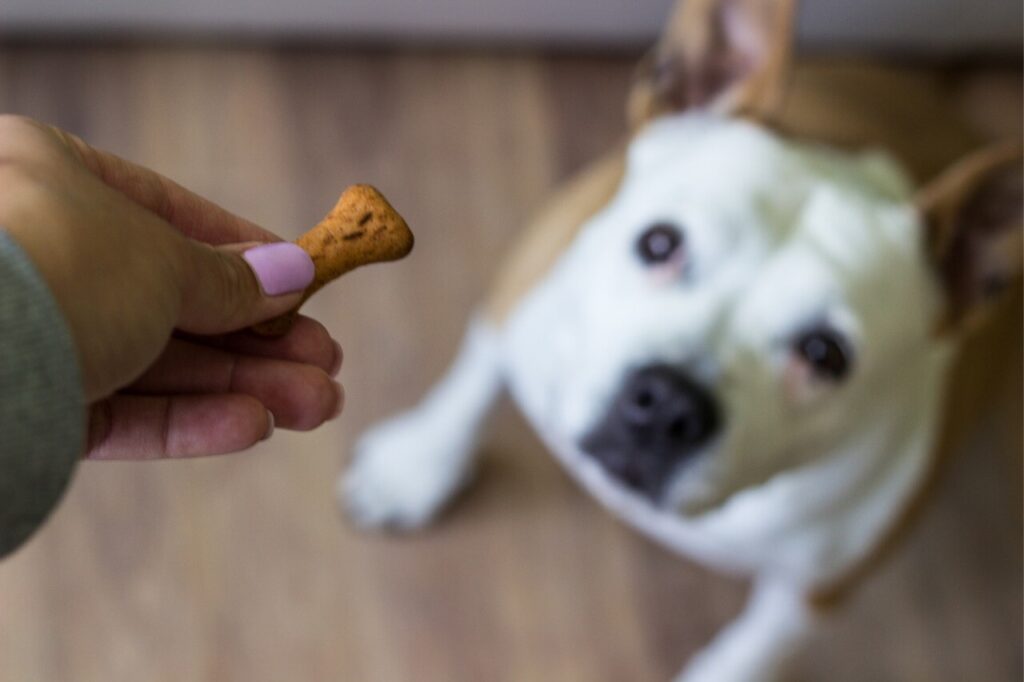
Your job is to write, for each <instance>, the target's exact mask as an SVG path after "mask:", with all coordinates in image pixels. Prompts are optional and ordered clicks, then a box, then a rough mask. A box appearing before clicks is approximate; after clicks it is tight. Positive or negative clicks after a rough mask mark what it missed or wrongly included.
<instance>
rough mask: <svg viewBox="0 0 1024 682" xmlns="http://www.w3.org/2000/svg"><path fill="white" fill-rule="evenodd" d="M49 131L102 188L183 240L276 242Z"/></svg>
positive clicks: (178, 189) (163, 182)
mask: <svg viewBox="0 0 1024 682" xmlns="http://www.w3.org/2000/svg"><path fill="white" fill-rule="evenodd" d="M48 127H49V129H50V131H51V132H52V133H53V134H54V135H55V136H56V137H57V138H58V140H60V142H61V143H62V144H63V145H64V146H65V147H67V149H68V150H69V151H70V152H71V153H72V154H74V155H75V157H77V158H78V159H79V160H80V161H81V162H82V164H84V165H85V167H86V168H88V169H89V170H90V171H91V172H92V173H93V174H95V175H96V176H97V177H99V178H100V179H101V180H102V181H103V182H104V183H106V184H107V185H109V186H110V187H113V188H114V189H116V190H118V191H119V192H121V193H122V194H124V195H126V196H127V197H128V198H129V199H131V200H132V201H134V202H135V203H137V204H139V205H141V206H143V207H145V208H147V209H149V210H150V211H152V212H153V213H155V214H156V215H158V216H160V217H161V218H163V219H164V220H166V221H167V222H168V223H170V224H171V225H174V226H175V227H176V228H178V229H179V230H180V231H181V232H182V233H184V234H185V235H186V236H187V237H191V238H192V239H195V240H198V241H201V242H205V243H207V244H212V245H214V246H216V245H219V244H234V243H237V242H251V241H256V242H270V241H275V242H276V241H281V238H280V237H278V236H277V235H276V234H274V233H273V232H270V231H269V230H265V229H263V228H262V227H260V226H259V225H257V224H255V223H253V222H251V221H248V220H246V219H245V218H241V217H239V216H236V215H235V214H234V213H231V212H230V211H227V210H225V209H223V208H221V207H220V206H218V205H217V204H215V203H213V202H212V201H210V200H208V199H204V198H203V197H201V196H199V195H198V194H195V193H194V192H191V191H189V190H187V189H185V188H184V187H182V186H181V185H179V184H178V183H176V182H174V181H173V180H169V179H168V178H165V177H164V176H162V175H160V174H159V173H157V172H155V171H152V170H150V169H148V168H144V167H142V166H139V165H136V164H134V163H132V162H130V161H126V160H124V159H122V158H121V157H119V156H115V155H114V154H110V153H109V152H104V151H101V150H99V149H96V148H94V147H91V146H90V145H89V144H87V143H86V142H84V141H83V140H82V139H81V138H79V137H77V136H76V135H72V134H71V133H68V132H66V131H63V130H61V129H59V128H55V127H52V126H48Z"/></svg>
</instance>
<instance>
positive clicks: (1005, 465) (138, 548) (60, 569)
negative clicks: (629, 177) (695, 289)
mask: <svg viewBox="0 0 1024 682" xmlns="http://www.w3.org/2000/svg"><path fill="white" fill-rule="evenodd" d="M670 4H671V3H670V2H669V1H668V0H605V1H604V2H600V3H593V2H587V1H586V0H521V1H520V2H515V3H510V2H504V1H502V0H351V1H349V2H329V1H328V0H290V1H289V2H287V3H280V2H271V1H270V0H250V1H245V0H219V1H214V2H211V1H209V0H166V1H164V2H160V3H155V2H138V1H137V0H3V2H2V3H0V110H2V111H6V112H16V113H21V114H26V115H29V116H32V117H35V118H38V119H41V120H44V121H47V122H50V123H54V124H56V125H59V126H61V127H64V128H67V129H68V130H70V131H72V132H75V133H77V134H79V135H81V136H83V137H84V138H85V139H86V140H88V141H90V142H91V143H93V144H94V145H96V146H99V147H103V148H106V149H108V150H111V151H113V152H115V153H117V154H120V155H122V156H125V157H127V158H129V159H132V160H134V161H136V162H139V163H142V164H145V165H148V166H150V167H152V168H154V169H156V170H158V171H160V172H162V173H164V174H166V175H168V176H170V177H171V178H173V179H175V180H177V181H179V182H180V183H182V184H184V185H186V186H188V187H190V188H192V189H194V190H196V191H197V192H199V193H201V194H203V195H205V196H207V197H210V198H212V199H214V200H216V201H217V202H219V203H221V204H223V205H224V206H226V207H227V208H229V209H231V210H233V211H235V212H237V213H240V214H242V215H244V216H246V217H248V218H251V219H253V220H255V221H257V222H259V223H261V224H263V225H265V226H267V227H269V228H270V229H273V230H275V231H276V232H278V233H279V234H281V235H283V236H287V237H294V236H297V235H298V234H300V233H301V232H303V231H304V230H305V229H306V228H307V227H309V226H311V225H313V224H314V223H315V222H316V221H317V220H319V218H320V217H321V216H322V215H323V213H324V212H325V211H326V210H327V209H328V208H329V207H330V206H331V205H332V204H333V202H334V200H335V198H336V197H337V194H338V192H339V191H340V189H342V188H343V187H344V186H346V185H348V184H351V183H353V182H371V183H374V184H376V185H378V186H380V187H381V188H382V189H383V190H384V191H385V193H386V194H388V196H389V198H390V199H391V200H392V201H393V203H394V204H395V205H396V206H397V207H398V208H399V209H400V210H401V211H402V212H403V213H404V214H405V216H406V217H407V218H408V219H409V222H410V224H411V225H412V226H413V229H414V231H415V232H416V234H417V248H416V251H415V253H414V254H413V255H412V256H411V257H410V259H409V260H407V261H405V262H403V263H402V264H399V265H394V266H388V267H382V268H370V269H367V270H366V271H359V272H357V273H354V274H353V275H350V276H349V277H347V278H346V279H345V280H344V282H342V283H341V284H338V285H336V286H334V287H331V288H329V289H327V290H326V291H324V292H323V293H322V294H320V295H319V296H318V297H317V298H316V299H314V300H313V301H312V302H311V304H310V305H309V306H308V308H307V309H308V310H309V311H310V312H311V314H313V315H315V316H317V317H319V318H320V319H321V320H323V321H324V322H325V323H326V324H327V325H328V327H329V328H330V329H331V330H332V332H333V333H334V334H335V335H336V336H337V337H338V338H339V339H340V340H341V341H342V343H343V345H344V346H345V350H346V361H345V368H344V369H343V373H342V379H343V381H344V383H345V385H346V388H347V391H348V404H347V406H346V411H345V414H344V415H343V416H342V418H341V419H340V420H339V421H338V422H336V423H333V424H331V425H329V426H327V427H324V428H322V429H319V430H318V431H316V432H313V433H308V434H289V433H278V434H277V435H276V436H275V437H274V439H273V440H271V441H270V442H267V443H264V444H262V445H261V446H260V447H258V448H256V449H255V450H254V451H252V452H250V453H247V454H244V455H241V456H237V457H226V458H219V459H209V460H202V461H200V460H197V461H178V462H160V463H156V464H145V463H87V464H85V465H83V466H82V467H80V469H79V472H78V474H77V477H76V480H75V481H74V483H73V485H72V488H71V490H70V492H69V494H68V495H67V497H66V498H65V500H64V502H63V503H62V505H61V507H60V508H59V509H58V510H57V512H56V513H55V515H54V516H53V518H52V519H51V520H50V522H49V523H48V524H47V525H46V527H45V528H44V529H43V530H42V532H41V533H40V534H39V535H38V536H36V537H35V538H34V540H33V541H32V542H30V543H29V545H28V546H26V547H24V548H23V549H22V550H21V551H19V552H18V553H17V554H15V555H14V556H13V557H11V558H9V559H7V560H5V561H4V562H2V563H0V680H2V681H4V682H7V681H11V682H21V681H41V682H50V681H58V682H59V681H65V680H67V681H74V682H91V681H97V682H100V681H102V682H120V681H128V680H131V681H136V680H146V681H147V682H148V681H155V682H157V681H163V680H168V681H170V680H174V681H175V682H181V681H189V680H197V681H203V682H205V681H217V682H221V681H225V682H229V681H234V680H239V681H241V680H245V681H263V680H268V681H269V680H275V681H276V680H284V679H289V680H310V681H314V682H319V681H321V680H375V681H376V680H395V681H402V680H417V681H423V680H428V681H429V680H445V681H449V680H450V681H476V680H494V681H501V680H515V681H519V680H541V681H546V680H559V681H569V680H579V681H581V682H583V681H587V682H589V681H592V680H596V681H608V682H612V681H621V680H637V681H645V680H667V679H670V678H671V676H672V675H673V674H674V673H675V672H676V671H677V670H678V668H679V666H680V665H681V664H682V663H683V661H684V660H685V659H686V658H687V657H688V656H689V655H690V654H691V653H692V652H694V651H695V650H697V649H698V648H699V647H700V646H702V645H703V644H704V643H705V642H706V641H707V640H708V639H709V638H710V637H711V636H712V635H713V634H714V632H715V631H716V630H717V629H718V628H720V627H721V626H722V625H723V624H724V623H726V622H727V621H728V620H729V619H731V618H732V617H733V616H734V615H735V614H736V613H737V612H738V610H739V608H740V606H741V604H742V602H743V598H744V595H745V591H746V586H745V585H744V584H742V583H740V582H736V581H732V580H729V579H725V578H722V577H720V576H717V575H714V574H711V573H709V572H707V571H705V570H704V569H702V568H700V567H699V566H696V565H694V564H692V563H690V562H687V561H685V560H682V559H679V558H678V557H675V556H671V555H669V554H668V553H666V552H664V551H663V550H661V549H660V548H658V547H656V546H654V545H652V544H650V543H648V542H647V541H645V540H643V539H642V538H640V537H638V536H637V535H635V534H633V533H632V532H631V531H629V530H628V529H626V528H624V527H623V526H621V525H620V524H619V523H618V522H616V521H615V520H614V519H613V518H611V517H610V516H608V515H607V514H605V513H604V512H603V511H602V510H601V509H599V508H598V506H597V505H596V504H595V503H593V502H592V501H591V500H589V499H588V498H586V497H585V496H584V495H583V494H582V493H581V492H579V491H578V490H577V489H576V488H575V487H574V486H573V485H572V484H571V483H570V482H569V481H568V479H567V478H566V477H565V476H564V475H563V474H562V473H561V472H560V471H559V470H558V469H557V467H556V465H555V464H554V463H553V462H552V461H551V460H550V459H549V458H548V456H547V455H546V453H545V452H544V451H543V448H542V447H541V446H540V444H539V443H538V441H537V440H536V439H535V438H534V437H533V436H532V434H531V433H530V431H529V429H528V427H527V426H526V425H525V424H524V423H523V422H522V420H521V419H520V417H519V416H518V415H517V413H516V412H515V410H514V409H512V408H511V407H510V406H508V405H505V406H503V407H502V409H501V410H500V413H499V415H498V417H497V419H496V420H495V425H494V427H495V428H494V429H493V431H492V433H491V435H490V436H489V437H488V439H487V441H486V443H485V450H486V452H485V455H484V458H483V463H482V466H481V471H480V476H479V480H478V482H477V484H476V485H475V486H473V487H472V488H471V489H470V490H469V491H468V492H467V494H466V495H464V496H463V497H462V498H461V499H460V501H459V502H458V503H457V504H456V505H455V506H454V507H453V508H452V509H451V510H450V511H449V513H447V514H446V515H445V517H444V518H443V519H442V520H441V522H440V523H439V524H438V525H437V526H435V527H434V528H432V529H429V530H427V531H425V532H423V533H420V534H417V535H413V536H409V537H401V538H389V537H381V536H366V535H361V534H359V533H357V532H355V531H354V530H352V529H351V528H350V527H349V526H347V525H346V524H345V522H344V520H343V519H342V517H341V516H340V515H339V514H338V513H337V509H336V507H335V504H334V500H333V494H332V488H333V483H334V479H335V477H336V475H337V474H338V472H339V470H340V469H341V467H342V465H343V463H344V461H345V458H346V456H347V452H348V448H349V446H350V444H351V442H352V440H353V439H354V437H355V436H356V435H357V434H358V432H359V431H360V430H361V429H362V428H363V427H365V426H366V425H367V424H368V423H369V422H371V421H373V420H375V419H378V418H380V417H383V416H385V415H386V414H389V413H391V412H393V411H395V410H396V409H398V408H401V407H404V406H406V405H408V404H410V403H412V402H413V401H414V400H416V399H417V398H418V397H419V396H420V395H421V393H422V392H423V391H424V390H425V389H426V388H427V387H428V386H429V384H430V382H431V381H432V380H433V379H434V378H435V377H437V376H438V375H439V374H440V372H441V371H442V370H443V368H444V367H445V365H446V363H447V361H448V360H449V359H450V356H451V353H452V352H453V350H454V348H455V345H456V343H457V341H458V339H459V337H460V335H461V333H462V328H463V325H464V323H465V321H466V319H467V317H468V316H469V315H470V313H471V311H472V309H473V307H474V305H475V304H476V302H477V301H478V299H479V297H480V294H481V292H482V291H483V290H484V288H485V287H486V285H487V282H488V281H489V278H490V276H491V273H492V272H493V271H494V269H495V268H496V266H497V265H498V264H499V263H500V262H501V260H502V256H503V253H504V252H505V251H506V249H508V248H509V247H510V245H511V244H512V243H513V241H514V239H515V236H516V235H517V233H518V232H519V231H520V229H521V228H522V226H523V225H524V224H525V222H526V221H527V220H528V218H529V216H530V213H531V212H532V211H533V210H534V209H535V208H536V207H537V206H538V205H539V203H540V202H541V201H542V200H543V199H544V197H545V196H546V195H548V194H549V193H550V192H551V191H552V190H553V189H554V188H555V187H556V186H557V184H558V182H559V181H560V180H562V179H564V178H565V177H567V176H568V175H569V174H571V173H572V172H574V171H575V170H577V169H580V168H581V167H582V166H583V165H585V164H586V163H587V162H588V161H590V160H592V159H593V158H595V157H596V156H597V155H599V154H600V153H602V152H603V151H605V150H606V149H607V148H608V147H610V146H611V145H612V144H614V143H615V142H616V141H618V140H620V139H621V137H622V135H623V132H624V126H625V121H624V114H623V108H624V107H623V102H624V97H625V93H626V89H627V85H628V81H629V75H630V73H631V70H632V67H633V64H634V63H635V61H636V59H637V58H638V56H639V55H640V54H641V53H642V51H643V50H644V49H645V48H646V47H647V46H648V45H649V44H650V43H651V42H652V41H653V40H654V38H655V36H656V34H657V31H658V29H659V26H660V24H661V22H662V20H663V18H664V16H665V15H666V13H667V11H668V8H669V5H670ZM1021 9H1022V8H1021V3H1020V2H1019V0H986V1H985V2H972V3H966V2H963V1H962V0H860V1H858V2H849V1H847V0H805V2H804V4H803V9H802V13H801V17H800V23H799V41H800V45H801V59H800V62H801V71H800V73H803V74H806V76H805V77H803V76H802V77H801V78H804V81H803V82H805V83H810V84H813V83H818V84H824V88H825V91H826V92H829V93H831V94H830V95H829V96H831V97H832V99H833V104H835V105H841V106H842V108H843V110H844V111H846V112H847V114H850V112H853V114H854V115H859V113H858V112H861V113H864V115H869V114H872V113H878V112H879V111H882V112H883V113H885V114H892V115H894V116H897V117H899V118H900V120H902V121H903V128H902V129H901V134H900V135H899V136H898V137H899V139H898V140H896V141H895V142H894V144H895V145H896V146H897V147H899V146H901V145H902V146H903V147H905V148H909V149H913V150H916V151H918V152H920V154H919V156H923V157H927V162H926V163H924V164H923V165H921V166H920V167H917V168H915V172H916V173H917V175H918V177H919V178H920V179H924V178H925V176H927V175H929V174H931V173H933V172H934V170H935V169H936V168H938V167H939V166H940V165H942V164H944V163H945V162H947V161H948V160H949V159H948V158H946V157H947V156H950V155H951V154H952V153H953V152H954V151H955V150H959V149H966V148H968V147H970V146H973V145H974V144H977V143H978V142H980V141H981V140H984V139H987V138H994V137H1003V136H1007V135H1016V136H1019V135H1020V132H1021V130H1020V128H1021V121H1022V119H1021V114H1022V94H1021V70H1020V67H1021V25H1022V19H1021ZM798 80H799V79H798ZM795 101H796V102H797V104H796V105H793V108H794V110H795V113H794V115H795V116H796V118H797V119H799V114H800V107H799V101H800V100H799V99H797V100H795ZM911 102H916V103H918V104H919V105H920V106H918V107H917V108H911V107H910V103H911ZM858 107H860V109H858ZM812 127H813V126H812ZM823 134H824V132H823ZM845 141H846V142H852V140H845ZM0 191H2V188H0ZM1020 329H1021V323H1020V298H1019V295H1018V296H1017V297H1016V298H1015V302H1012V303H1011V305H1009V306H1008V307H1007V309H1006V311H1005V314H1004V315H1003V316H1002V317H1001V319H1000V320H999V321H998V322H997V323H996V325H994V326H993V328H992V329H991V330H990V331H989V333H988V335H987V336H985V337H983V338H981V339H979V340H976V341H975V342H973V345H972V348H971V352H970V353H969V357H971V358H974V360H973V361H968V362H967V363H966V364H965V367H964V369H962V370H961V384H959V385H960V386H962V387H963V389H962V390H958V391H957V393H956V398H957V399H958V400H960V401H962V402H964V403H966V404H968V406H969V407H970V408H971V409H970V410H969V412H970V414H972V415H976V416H975V417H973V418H972V419H970V420H968V421H967V422H966V423H965V424H964V425H962V426H960V427H958V428H956V429H950V434H948V437H947V442H949V443H950V446H949V449H950V454H951V455H952V457H951V460H950V465H949V466H947V467H946V468H945V470H944V471H943V473H942V475H941V477H940V478H939V481H938V486H937V494H936V495H935V497H934V499H932V500H931V502H930V504H929V505H928V507H927V509H926V510H925V511H924V513H923V515H922V516H921V518H920V519H919V522H918V523H917V524H916V525H915V526H914V528H913V530H912V531H911V532H910V533H909V535H908V537H907V539H906V541H905V542H904V543H902V544H901V545H900V546H899V547H898V548H897V549H896V550H895V551H894V552H893V553H892V554H891V555H890V556H889V558H888V560H887V561H886V562H885V563H884V564H883V566H882V567H881V568H880V569H879V570H878V571H877V572H875V573H874V574H872V575H871V576H870V577H869V578H868V579H867V580H866V581H865V583H864V584H863V586H862V587H861V589H860V590H859V591H857V592H856V593H855V595H854V596H853V598H852V600H851V601H850V603H849V604H848V605H847V607H846V608H844V609H843V610H841V611H839V612H837V613H836V615H835V618H834V620H833V621H832V622H831V623H830V625H829V626H828V627H827V628H826V629H825V631H824V632H823V633H822V634H821V635H820V637H819V640H818V642H817V643H816V646H814V647H812V648H811V650H810V651H809V652H808V653H807V654H806V655H805V656H804V657H803V658H802V659H801V661H800V677H799V678H798V679H801V680H808V681H810V680H820V679H826V678H827V679H829V680H838V681H843V680H848V681H853V680H865V679H870V680H922V681H924V680H927V681H946V680H949V681H953V680H958V681H959V680H996V681H998V680H1017V679H1020V678H1021V675H1022V662H1021V661H1022V659H1021V642H1022V625H1021V603H1022V601H1021V600H1022V590H1021V580H1022V573H1024V567H1022V547H1021V539H1022V499H1021V454H1022V445H1021V360H1020V355H1021V353H1020V349H1021V331H1020ZM972 362H973V364H971V363H972Z"/></svg>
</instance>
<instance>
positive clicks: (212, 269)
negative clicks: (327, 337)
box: [176, 239, 314, 334]
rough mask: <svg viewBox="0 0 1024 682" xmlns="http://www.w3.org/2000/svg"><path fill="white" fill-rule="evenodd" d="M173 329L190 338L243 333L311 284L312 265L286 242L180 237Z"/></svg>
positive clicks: (296, 299)
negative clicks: (178, 302) (224, 242)
mask: <svg viewBox="0 0 1024 682" xmlns="http://www.w3.org/2000/svg"><path fill="white" fill-rule="evenodd" d="M183 242H184V243H185V250H186V253H185V254H184V258H183V260H184V263H185V267H184V269H183V273H184V274H183V280H182V281H183V283H184V284H183V286H182V306H181V312H180V316H179V319H178V323H177V325H176V326H177V327H178V328H179V329H181V330H183V331H187V332H192V333H195V334H220V333H224V332H229V331H235V330H238V329H243V328H245V327H248V326H250V325H252V324H255V323H256V322H260V321H262V320H267V319H270V318H272V317H276V316H277V315H281V314H282V313H285V312H288V311H289V310H291V309H292V308H294V307H295V306H297V305H298V304H299V303H300V302H301V300H302V292H303V291H305V290H306V287H308V286H309V285H310V284H311V283H312V282H313V276H314V267H313V261H312V259H311V258H310V257H309V254H307V253H306V252H305V251H304V250H303V249H302V248H301V247H299V246H296V245H295V244H292V243H290V242H274V243H271V244H260V245H256V246H250V245H243V244H237V245H228V246H220V247H212V246H210V245H208V244H204V243H202V242H198V241H195V240H194V239H184V240H183Z"/></svg>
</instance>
